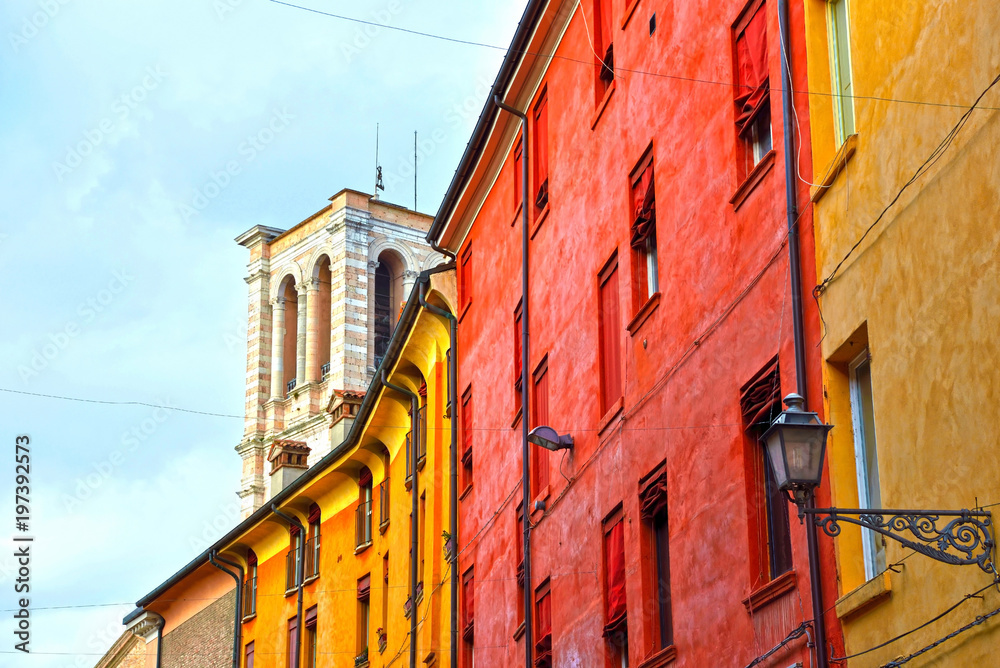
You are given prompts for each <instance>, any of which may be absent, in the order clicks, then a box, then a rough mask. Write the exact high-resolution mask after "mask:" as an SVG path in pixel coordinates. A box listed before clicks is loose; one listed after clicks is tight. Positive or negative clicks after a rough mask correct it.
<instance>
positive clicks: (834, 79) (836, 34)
mask: <svg viewBox="0 0 1000 668" xmlns="http://www.w3.org/2000/svg"><path fill="white" fill-rule="evenodd" d="M838 2H842V3H844V14H845V15H846V18H845V21H844V25H845V26H846V28H847V34H846V35H841V34H840V31H839V30H838V27H837V17H836V15H835V14H834V6H835V5H836V4H837V3H838ZM826 26H827V43H828V46H829V48H828V52H829V57H830V88H831V91H832V92H833V96H832V101H833V115H834V118H835V119H836V123H835V125H836V128H837V144H838V145H840V144H843V143H844V142H845V141H847V137H848V136H850V134H853V132H852V133H848V132H847V127H846V124H845V118H844V117H845V109H850V112H851V125H852V126H854V130H855V131H856V130H857V115H856V114H855V109H854V98H853V97H844V95H843V91H844V84H843V82H842V81H841V80H840V70H841V67H840V46H841V43H842V42H843V43H844V44H845V45H846V49H845V51H846V53H847V68H846V69H847V72H848V74H849V76H850V78H851V82H850V83H851V92H852V93H853V92H854V68H853V66H852V62H851V60H852V59H851V10H850V7H849V0H827V3H826Z"/></svg>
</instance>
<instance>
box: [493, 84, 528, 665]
mask: <svg viewBox="0 0 1000 668" xmlns="http://www.w3.org/2000/svg"><path fill="white" fill-rule="evenodd" d="M493 103H494V104H495V105H497V106H498V107H500V108H501V109H503V110H504V111H506V112H507V113H509V114H512V115H514V116H517V117H518V118H520V119H521V516H522V517H523V518H524V666H525V668H532V666H533V665H534V661H533V659H534V645H533V643H532V636H533V635H534V634H533V633H532V619H531V618H532V614H531V613H532V611H531V594H532V591H531V520H530V517H531V508H530V506H529V504H530V503H531V484H530V482H531V480H530V469H529V464H530V460H529V455H530V451H529V450H528V421H529V420H528V364H529V362H528V360H530V359H531V357H530V355H529V354H528V353H529V351H528V206H529V199H528V117H527V115H525V114H524V113H522V112H520V111H518V110H517V109H515V108H514V107H510V106H507V105H506V104H504V103H503V101H501V99H500V96H499V95H496V94H494V95H493Z"/></svg>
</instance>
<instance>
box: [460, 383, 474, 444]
mask: <svg viewBox="0 0 1000 668" xmlns="http://www.w3.org/2000/svg"><path fill="white" fill-rule="evenodd" d="M472 421H473V415H472V391H471V390H469V391H467V392H466V397H465V401H464V402H463V403H462V451H463V453H464V452H469V451H470V450H471V448H472V424H473V422H472Z"/></svg>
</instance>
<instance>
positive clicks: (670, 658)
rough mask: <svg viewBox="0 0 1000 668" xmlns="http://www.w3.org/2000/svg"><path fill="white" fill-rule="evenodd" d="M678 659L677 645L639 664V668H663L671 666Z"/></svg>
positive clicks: (662, 650)
mask: <svg viewBox="0 0 1000 668" xmlns="http://www.w3.org/2000/svg"><path fill="white" fill-rule="evenodd" d="M676 658H677V645H670V646H668V647H666V648H664V649H661V650H660V651H659V652H657V653H656V654H653V655H652V656H649V657H647V658H645V659H643V660H642V662H641V663H639V666H638V668H661V667H662V666H667V665H670V664H671V663H673V662H674V660H675V659H676Z"/></svg>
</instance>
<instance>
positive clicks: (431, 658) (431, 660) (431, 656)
mask: <svg viewBox="0 0 1000 668" xmlns="http://www.w3.org/2000/svg"><path fill="white" fill-rule="evenodd" d="M437 662H438V660H437V654H435V653H434V652H428V653H427V656H425V657H424V665H425V666H436V665H437Z"/></svg>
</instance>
